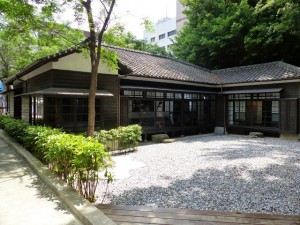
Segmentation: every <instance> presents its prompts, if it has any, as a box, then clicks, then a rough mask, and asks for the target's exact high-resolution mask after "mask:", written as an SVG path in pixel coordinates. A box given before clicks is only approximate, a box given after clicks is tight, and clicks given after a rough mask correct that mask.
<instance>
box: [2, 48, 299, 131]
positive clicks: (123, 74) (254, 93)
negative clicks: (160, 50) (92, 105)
mask: <svg viewBox="0 0 300 225" xmlns="http://www.w3.org/2000/svg"><path fill="white" fill-rule="evenodd" d="M106 48H108V49H109V50H113V51H115V52H116V53H117V55H118V60H119V69H118V70H115V71H111V70H109V69H108V67H107V66H106V65H105V64H103V63H101V65H100V66H99V78H98V91H97V99H96V121H95V123H96V126H97V127H99V128H102V129H110V128H114V127H117V126H120V125H122V126H123V125H124V126H125V125H129V124H140V125H142V127H143V133H144V134H145V135H147V134H152V133H161V132H167V133H169V134H171V135H172V134H173V135H181V134H193V133H207V132H213V131H214V129H215V127H223V128H224V131H225V130H227V131H229V132H249V131H262V132H272V133H277V134H279V133H291V134H299V133H300V130H299V128H300V119H299V111H300V108H299V107H300V106H299V97H300V68H299V67H295V66H293V65H289V64H286V63H284V62H271V63H265V64H258V65H250V66H243V67H235V68H228V69H221V70H208V69H205V68H202V67H198V66H195V65H192V64H190V63H187V62H183V61H179V60H175V59H170V58H167V57H162V56H156V55H153V54H149V53H145V52H140V51H134V50H129V49H123V48H118V47H109V46H106ZM89 73H90V62H89V58H87V57H85V56H83V54H82V53H80V52H79V51H78V49H76V48H71V49H68V50H66V51H63V52H60V53H57V54H55V55H51V56H48V57H45V58H42V59H40V60H37V61H36V62H34V63H33V64H31V65H29V66H28V67H26V68H25V69H23V70H22V71H20V72H19V73H17V74H16V75H14V76H12V77H10V78H8V79H7V80H6V81H5V90H4V92H3V93H2V94H3V95H5V96H6V100H7V109H6V112H7V113H9V114H11V115H12V116H14V117H15V118H22V119H23V120H26V121H28V122H30V123H33V124H36V123H40V122H42V123H44V124H47V125H50V126H53V127H63V128H65V129H67V130H74V131H80V130H84V129H85V128H86V126H87V116H88V111H87V104H88V98H87V96H88V89H89V79H90V76H89Z"/></svg>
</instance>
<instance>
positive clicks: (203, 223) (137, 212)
mask: <svg viewBox="0 0 300 225" xmlns="http://www.w3.org/2000/svg"><path fill="white" fill-rule="evenodd" d="M96 207H98V208H99V209H100V210H101V211H102V212H103V213H104V214H105V215H106V216H108V217H109V218H111V219H112V220H113V221H114V222H115V223H116V224H119V225H196V224H197V225H221V224H222V225H224V224H225V225H229V224H232V225H237V224H256V225H258V224H259V225H270V224H276V225H292V224H293V225H300V216H285V215H270V214H244V213H242V214H241V213H230V212H220V211H202V210H186V209H166V208H151V207H136V206H119V205H101V204H99V205H96Z"/></svg>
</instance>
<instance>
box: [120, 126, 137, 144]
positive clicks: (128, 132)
mask: <svg viewBox="0 0 300 225" xmlns="http://www.w3.org/2000/svg"><path fill="white" fill-rule="evenodd" d="M118 131H119V136H120V140H121V146H122V147H123V148H133V147H135V146H137V145H138V144H139V142H140V141H141V140H142V128H141V126H140V125H130V126H127V127H119V128H118Z"/></svg>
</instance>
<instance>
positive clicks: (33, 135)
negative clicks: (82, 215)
mask: <svg viewBox="0 0 300 225" xmlns="http://www.w3.org/2000/svg"><path fill="white" fill-rule="evenodd" d="M0 125H1V127H2V128H3V129H4V130H5V131H6V132H7V133H8V134H9V135H10V136H11V137H13V138H14V139H16V140H17V141H18V142H19V143H20V144H22V145H24V147H26V148H27V149H29V151H31V152H32V153H33V154H34V155H35V156H36V157H37V158H39V159H40V160H41V161H43V162H44V163H47V164H48V165H49V167H50V168H51V169H52V170H53V171H55V172H56V173H57V174H58V175H59V176H60V177H61V178H62V179H63V180H65V181H66V182H67V183H68V184H69V185H70V186H72V187H73V188H75V189H76V190H78V191H79V192H80V194H81V195H82V196H84V197H85V198H86V199H88V200H89V201H91V202H93V201H95V191H96V187H97V185H98V180H99V179H98V178H99V177H98V172H99V171H100V170H105V171H106V172H105V174H106V175H107V177H108V178H109V179H108V181H111V175H110V174H109V173H107V169H108V168H109V167H110V166H111V164H112V161H111V158H110V155H109V154H108V153H106V152H105V146H104V145H103V144H101V143H99V142H98V141H97V140H96V139H94V138H87V137H84V136H81V135H74V134H66V133H64V132H62V130H60V129H52V128H50V127H45V126H31V125H29V124H28V123H26V122H24V121H22V120H15V119H12V118H10V117H8V116H0Z"/></svg>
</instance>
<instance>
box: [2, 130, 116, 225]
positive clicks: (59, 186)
mask: <svg viewBox="0 0 300 225" xmlns="http://www.w3.org/2000/svg"><path fill="white" fill-rule="evenodd" d="M0 138H1V139H2V140H3V141H5V142H6V143H7V144H8V145H9V146H10V147H12V148H13V149H14V151H15V152H16V153H17V154H18V156H19V157H20V158H21V159H23V160H24V161H25V162H26V163H27V164H28V165H29V166H30V168H31V169H32V170H33V171H34V172H35V173H36V174H37V175H38V177H39V178H41V179H42V181H43V182H44V183H45V184H46V185H47V186H48V187H49V188H50V189H51V190H53V191H54V193H55V194H57V195H58V197H59V198H60V200H61V201H62V202H63V203H64V204H65V205H66V206H67V207H68V208H69V210H70V211H71V212H72V213H73V214H74V215H75V216H76V217H77V218H78V219H79V220H80V221H81V222H82V223H83V224H85V225H96V224H97V225H116V224H115V223H114V222H113V221H112V220H111V219H109V218H108V217H107V216H105V215H104V214H103V213H102V212H101V211H100V210H99V209H98V208H96V207H95V206H93V205H92V204H91V203H90V202H88V201H87V200H85V199H83V198H82V197H81V196H80V195H79V194H78V193H77V192H76V191H75V190H73V189H72V188H71V187H69V186H68V185H67V184H66V183H65V182H64V181H62V180H60V179H59V178H58V177H57V176H55V175H54V174H53V173H52V171H51V170H50V169H48V168H47V167H46V166H45V165H44V164H43V163H41V162H40V161H39V160H38V159H36V158H35V157H34V156H33V155H32V154H31V153H30V152H28V151H27V150H26V149H25V148H23V147H22V146H21V145H20V144H19V143H17V142H16V141H15V140H14V139H13V138H11V137H10V136H8V135H7V134H6V133H5V132H4V131H3V130H2V129H0Z"/></svg>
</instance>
